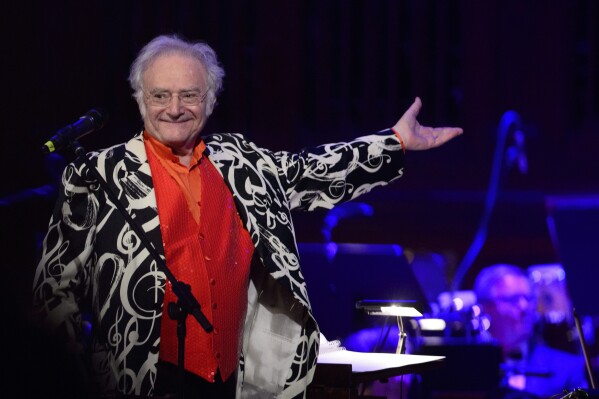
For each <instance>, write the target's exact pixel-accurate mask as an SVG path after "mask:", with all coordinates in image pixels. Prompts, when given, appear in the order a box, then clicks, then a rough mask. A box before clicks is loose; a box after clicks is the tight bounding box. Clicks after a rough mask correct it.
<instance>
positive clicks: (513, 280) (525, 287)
mask: <svg viewBox="0 0 599 399" xmlns="http://www.w3.org/2000/svg"><path fill="white" fill-rule="evenodd" d="M490 291H491V292H490V293H491V297H492V298H496V297H505V296H513V295H526V296H528V295H530V293H531V287H530V282H529V280H528V278H526V277H524V276H517V275H514V274H505V275H503V276H501V278H499V279H498V280H497V281H496V282H495V284H493V286H492V287H491V290H490Z"/></svg>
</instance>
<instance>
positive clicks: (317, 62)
mask: <svg viewBox="0 0 599 399" xmlns="http://www.w3.org/2000/svg"><path fill="white" fill-rule="evenodd" d="M0 18H1V19H2V23H1V24H0V26H1V27H2V28H1V29H2V48H3V57H2V58H3V59H2V66H3V68H2V70H3V73H2V77H3V79H2V88H3V90H4V91H3V93H4V94H6V96H5V98H4V101H3V104H4V105H3V112H2V130H3V132H2V135H3V145H2V146H0V151H1V154H0V159H2V168H1V176H0V178H1V182H2V185H1V186H0V197H2V206H1V207H0V212H1V216H2V239H1V240H2V261H1V266H2V273H3V281H4V284H3V289H4V292H5V293H8V294H6V295H7V296H8V295H9V294H10V293H15V294H16V296H15V297H14V298H15V299H14V301H15V302H16V303H15V306H17V307H18V306H21V305H22V304H24V303H26V302H27V301H28V295H29V291H30V287H31V281H32V278H33V270H34V263H35V254H36V245H37V242H38V240H39V238H40V235H41V234H43V232H44V230H45V227H46V224H47V222H48V219H49V215H50V212H51V209H52V207H53V200H54V195H53V193H52V191H51V186H52V183H53V181H54V180H53V179H54V177H53V174H52V171H53V170H60V163H59V166H58V167H51V166H49V165H50V164H49V163H48V159H46V158H45V157H44V156H42V155H41V153H40V151H39V149H40V147H41V145H42V143H43V142H45V140H46V139H47V138H49V137H50V136H52V134H54V132H55V131H56V130H57V129H59V128H60V127H62V126H64V125H66V124H68V123H71V122H74V121H75V120H76V119H77V118H78V117H79V116H81V115H83V114H84V113H85V112H86V111H88V110H89V109H90V108H93V107H98V106H102V107H104V108H106V109H107V110H109V112H110V115H111V116H110V121H109V123H108V125H107V126H106V127H105V128H104V129H103V130H102V131H100V132H97V133H95V134H93V135H89V136H87V137H85V138H83V139H82V140H81V143H82V144H83V145H84V147H85V148H86V149H87V150H96V149H100V148H104V147H107V146H110V145H113V144H116V143H119V142H122V141H124V140H126V139H128V138H129V137H131V135H132V134H134V133H136V132H137V131H138V130H139V128H140V126H141V125H140V118H139V116H138V111H137V106H136V104H135V102H134V100H133V99H132V97H131V95H130V90H129V87H128V83H127V81H126V78H127V75H128V67H129V64H130V63H131V61H132V60H133V58H134V56H135V54H136V52H137V51H138V50H139V49H140V47H141V46H142V45H144V44H145V43H146V42H147V41H148V40H150V39H151V38H153V37H154V36H156V35H157V34H162V33H179V34H181V35H182V36H183V37H185V38H188V39H198V40H204V41H207V42H208V43H209V44H211V45H212V46H213V47H214V48H215V50H216V52H217V53H218V54H219V56H220V59H221V62H222V64H223V66H224V68H225V70H226V71H227V76H226V79H225V90H224V92H223V94H222V96H221V97H220V99H219V104H218V106H217V108H216V110H215V113H214V114H213V116H212V118H211V120H210V121H209V124H208V126H207V128H206V129H207V131H224V132H243V133H245V134H246V135H247V136H249V137H250V138H251V139H253V140H254V141H255V142H256V143H257V144H259V145H261V146H266V147H269V148H271V149H275V150H278V149H284V150H297V149H300V148H301V147H304V146H309V145H315V144H320V143H324V142H331V141H338V140H345V139H348V138H351V137H353V136H355V135H358V134H363V133H370V132H374V131H377V130H380V129H383V128H386V127H389V126H391V125H393V124H394V123H395V121H396V120H397V119H398V118H399V117H400V115H401V114H402V113H403V111H404V110H405V109H406V108H407V107H408V106H409V104H410V103H411V101H412V100H413V98H414V97H415V96H420V97H421V98H422V100H423V103H424V108H423V109H422V112H421V117H420V121H421V122H422V123H423V124H428V125H456V126H461V127H463V128H464V131H465V133H464V135H463V136H462V137H459V138H458V139H456V140H454V141H453V142H451V143H449V144H448V145H446V146H444V147H443V148H439V149H435V150H431V151H426V152H422V153H417V152H413V153H409V154H408V156H407V166H406V169H405V177H404V178H403V179H401V180H400V181H398V182H397V183H395V184H393V185H391V186H389V187H386V188H383V189H379V190H376V192H374V193H371V194H369V195H366V196H365V197H363V198H362V199H361V201H362V202H365V203H367V204H369V205H371V206H372V207H373V209H374V214H373V215H372V216H370V217H366V216H357V217H353V218H348V219H346V220H342V221H341V222H340V223H339V225H338V226H337V227H336V228H335V230H334V232H333V240H335V241H338V242H347V243H392V244H399V245H400V246H402V247H404V248H405V249H409V250H412V251H415V252H425V253H426V252H434V253H441V254H444V255H445V256H446V257H447V259H449V269H450V270H449V274H451V272H452V268H455V266H456V265H457V264H458V263H459V261H460V260H461V259H462V258H463V256H464V254H465V253H466V250H467V249H468V247H469V245H470V243H471V241H472V239H473V237H474V234H475V231H476V230H477V227H478V223H479V220H480V218H481V216H482V214H483V208H484V200H485V195H486V191H487V187H488V185H489V177H490V174H491V163H492V158H493V154H494V151H495V146H496V138H497V134H498V124H499V120H500V118H501V117H502V115H503V114H504V112H506V111H508V110H514V111H516V112H517V113H518V114H519V116H520V117H521V120H522V131H523V132H524V135H525V140H526V141H525V148H526V154H527V156H528V171H527V173H525V174H523V173H520V172H519V170H518V169H517V168H516V167H513V168H511V169H509V170H507V172H506V173H505V176H504V178H503V180H502V183H501V185H500V190H499V193H498V196H497V203H496V206H495V209H494V210H493V215H492V218H491V220H490V223H489V230H488V238H487V241H486V242H485V244H484V246H483V248H482V250H481V252H480V255H479V256H478V257H477V258H476V260H475V262H474V264H473V266H472V268H471V270H470V272H469V273H468V274H467V276H466V278H465V280H464V287H465V288H470V284H471V283H472V278H473V276H474V274H475V273H476V271H477V270H478V269H480V267H482V266H485V265H488V264H491V263H495V262H512V263H516V264H518V265H521V266H529V265H531V264H538V263H552V262H558V261H560V257H559V254H558V253H557V251H556V248H555V247H554V245H553V244H552V241H551V237H550V234H549V231H548V228H547V222H546V216H547V207H546V198H547V197H548V196H556V195H559V196H564V195H565V196H587V195H592V194H594V193H596V192H597V191H599V190H598V187H597V183H598V181H599V180H598V179H599V157H598V156H597V155H596V153H597V144H599V123H598V120H599V79H598V74H599V72H598V71H599V57H598V54H599V33H598V26H599V3H597V2H594V1H527V2H522V1H516V0H501V1H420V0H415V1H383V0H377V1H341V0H339V1H236V2H230V1H222V0H214V1H199V0H195V1H149V0H145V1H120V0H119V1H116V0H107V1H99V0H95V1H93V0H92V1H43V2H41V1H39V2H35V1H34V2H32V1H22V2H9V3H8V4H5V5H4V6H3V10H2V13H1V17H0ZM507 145H508V146H510V142H508V143H507ZM70 157H71V155H70V154H68V153H67V154H66V158H67V159H69V158H70ZM48 184H49V185H50V187H47V190H42V189H41V187H42V186H44V185H48ZM36 188H40V189H39V190H36V191H32V189H36ZM591 208H592V206H591ZM324 215H325V212H314V213H311V214H301V215H299V214H296V220H295V224H296V227H297V234H298V241H301V242H321V241H322V235H321V231H320V229H321V226H322V223H323V218H324ZM592 233H594V230H593V231H592ZM591 252H592V251H591ZM587 260H588V264H587V265H586V266H588V267H589V268H596V267H598V266H599V265H598V261H597V259H596V257H594V256H593V257H589V258H588V259H587ZM595 283H596V282H595Z"/></svg>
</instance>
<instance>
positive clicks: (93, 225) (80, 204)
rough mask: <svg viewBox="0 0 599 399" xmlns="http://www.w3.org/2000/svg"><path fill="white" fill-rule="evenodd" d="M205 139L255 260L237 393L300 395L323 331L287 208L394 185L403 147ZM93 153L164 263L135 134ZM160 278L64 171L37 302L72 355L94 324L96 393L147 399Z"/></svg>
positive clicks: (79, 180) (84, 186) (76, 172)
mask: <svg viewBox="0 0 599 399" xmlns="http://www.w3.org/2000/svg"><path fill="white" fill-rule="evenodd" d="M204 141H205V143H206V147H207V149H206V154H207V156H208V157H209V158H210V160H211V161H212V162H213V163H214V165H215V166H216V168H217V169H218V170H219V171H220V173H221V174H222V176H223V179H224V181H225V182H226V184H227V186H228V187H229V189H230V190H231V192H232V193H233V197H234V199H235V203H236V206H237V211H238V213H239V215H240V217H241V220H242V221H243V224H244V225H245V227H246V228H247V230H248V231H249V233H250V235H251V238H252V241H253V243H254V246H255V256H256V257H258V258H259V260H260V262H259V266H258V267H255V266H254V267H253V268H252V272H251V281H250V284H249V291H248V299H249V302H248V310H247V315H246V321H245V328H244V335H243V337H242V339H243V343H242V348H243V353H242V358H241V359H240V366H239V378H238V395H237V396H238V397H276V398H295V397H305V391H306V387H307V385H308V384H309V383H310V381H311V380H312V377H313V374H314V369H315V366H316V358H317V354H318V345H319V332H318V327H317V324H316V321H315V320H314V317H313V315H312V311H311V309H310V302H309V299H308V294H307V290H306V284H305V282H304V279H303V276H302V272H301V269H300V265H299V256H298V251H297V246H296V240H295V233H294V228H293V222H292V220H291V214H290V211H291V210H292V209H304V210H313V209H317V208H327V209H329V208H332V207H333V206H334V205H336V204H338V203H341V202H344V201H349V200H351V199H354V198H356V197H358V196H359V195H361V194H364V193H366V192H369V191H370V190H371V189H373V188H374V187H377V186H383V185H386V184H388V183H389V182H391V181H392V180H394V179H396V178H399V177H401V175H402V173H403V162H404V154H403V151H402V148H401V145H400V144H399V141H398V140H397V139H396V137H395V136H394V135H393V133H392V132H391V131H390V130H386V131H382V132H379V133H377V134H373V135H369V136H365V137H360V138H358V139H355V140H353V141H351V142H347V143H336V144H326V145H321V146H318V147H315V148H312V149H307V150H303V151H300V152H298V153H289V152H271V151H269V150H265V149H262V148H258V147H257V146H256V145H255V144H253V143H251V142H249V141H247V140H246V139H244V137H242V136H241V135H239V134H213V135H209V136H205V137H204ZM90 155H91V156H92V162H93V163H94V165H95V166H96V167H97V169H98V170H99V171H100V173H101V175H102V176H103V177H104V178H105V179H106V180H107V182H108V184H109V186H110V187H111V188H112V190H113V191H114V192H115V193H116V194H117V196H118V198H119V199H120V201H121V202H122V203H123V204H124V206H125V208H126V209H127V210H128V211H129V212H130V214H131V215H132V216H133V218H134V220H135V221H136V222H137V223H138V224H139V225H140V226H141V227H142V228H143V230H144V232H145V233H146V236H147V237H148V239H149V240H150V242H151V243H152V244H153V245H154V247H155V248H156V250H157V251H158V252H159V253H160V254H161V255H162V256H163V254H164V250H163V246H162V238H161V233H160V227H159V220H158V211H157V205H156V198H155V194H154V189H153V185H152V176H151V173H150V166H149V164H148V160H147V156H146V152H145V148H144V143H143V136H142V134H138V135H136V136H135V137H134V138H132V139H131V140H129V141H128V142H127V143H124V144H120V145H117V146H114V147H112V148H109V149H106V150H103V151H101V152H94V153H91V154H90ZM165 278H166V277H165V275H164V274H163V273H162V272H161V271H160V270H159V269H158V267H157V265H156V262H155V261H154V260H153V259H152V258H151V257H150V256H149V254H148V251H147V250H146V249H145V248H144V247H143V245H141V243H140V240H139V239H138V238H137V236H136V235H135V233H134V232H133V231H132V229H131V228H130V227H129V226H128V225H127V223H126V222H125V219H124V218H123V217H122V215H121V214H120V213H119V211H118V210H117V208H116V207H115V206H114V204H113V203H112V202H111V201H110V200H108V199H107V198H106V197H105V195H104V194H103V193H102V190H101V189H100V188H99V187H98V184H97V182H96V181H95V179H94V177H93V175H91V174H90V173H89V171H87V168H86V167H85V165H84V164H83V163H82V162H81V161H80V160H76V161H75V162H73V163H71V164H69V165H68V166H67V167H66V169H65V171H64V173H63V177H62V184H61V188H60V197H59V199H58V201H57V205H56V208H55V210H54V213H53V215H52V218H51V220H50V224H49V229H48V233H47V235H46V238H45V240H44V243H43V251H42V257H41V260H40V263H39V265H38V268H37V270H36V275H35V281H34V304H35V306H36V308H37V309H38V310H39V311H40V312H42V314H43V315H44V318H45V321H46V322H47V323H48V325H49V326H50V327H51V328H52V329H53V330H54V331H56V332H58V333H59V334H60V335H62V336H63V337H65V338H67V337H68V340H69V342H70V343H71V344H70V345H72V346H73V348H74V349H75V350H77V349H81V348H83V345H82V340H83V339H84V338H85V337H86V336H87V335H86V334H85V333H84V332H83V331H84V330H83V325H84V323H82V321H83V317H82V315H86V314H90V315H91V317H92V325H93V329H92V333H91V336H92V342H91V344H89V345H87V346H86V347H87V348H90V349H88V350H89V351H90V352H91V353H90V355H91V363H92V364H93V373H94V375H95V378H96V380H99V382H100V384H101V387H102V389H103V390H104V391H106V392H121V393H125V394H135V395H152V393H153V384H154V380H155V376H156V362H157V360H158V351H159V346H160V320H161V316H162V313H161V311H162V303H163V294H164V286H165Z"/></svg>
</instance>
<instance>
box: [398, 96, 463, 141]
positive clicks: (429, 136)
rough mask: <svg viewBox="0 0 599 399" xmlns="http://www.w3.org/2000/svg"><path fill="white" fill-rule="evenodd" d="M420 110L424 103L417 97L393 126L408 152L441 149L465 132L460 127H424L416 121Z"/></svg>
mask: <svg viewBox="0 0 599 399" xmlns="http://www.w3.org/2000/svg"><path fill="white" fill-rule="evenodd" d="M420 108H422V101H420V98H419V97H416V99H415V100H414V102H413V103H412V105H411V106H410V108H408V110H407V111H406V112H405V113H404V114H403V115H402V116H401V118H400V119H399V121H397V123H396V124H395V126H393V130H394V131H395V132H396V133H398V134H399V135H400V136H401V138H402V140H403V144H404V146H405V149H406V150H428V149H429V148H435V147H439V146H441V145H443V144H445V143H447V142H448V141H449V140H451V139H453V138H454V137H456V136H458V135H460V134H462V132H463V130H462V129H461V128H459V127H430V126H422V125H421V124H420V123H419V122H418V120H417V119H416V117H417V116H418V113H419V112H420Z"/></svg>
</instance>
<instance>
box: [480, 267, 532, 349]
mask: <svg viewBox="0 0 599 399" xmlns="http://www.w3.org/2000/svg"><path fill="white" fill-rule="evenodd" d="M491 298H492V299H491V300H490V301H488V302H486V303H484V304H483V306H484V311H485V313H487V314H488V315H489V317H490V319H491V326H490V329H489V331H490V332H491V335H492V336H493V337H494V338H495V339H497V340H498V341H499V344H500V345H501V346H502V347H503V350H504V352H510V351H512V350H514V349H517V348H518V346H519V345H521V344H523V343H525V342H526V341H527V340H528V339H529V338H530V337H531V335H532V332H533V323H534V313H533V312H534V309H535V305H534V303H533V299H532V296H531V287H530V283H529V282H528V279H527V278H525V277H522V276H515V275H511V274H506V275H505V276H503V277H502V278H501V280H499V282H498V283H497V284H495V286H493V287H492V289H491Z"/></svg>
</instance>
